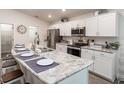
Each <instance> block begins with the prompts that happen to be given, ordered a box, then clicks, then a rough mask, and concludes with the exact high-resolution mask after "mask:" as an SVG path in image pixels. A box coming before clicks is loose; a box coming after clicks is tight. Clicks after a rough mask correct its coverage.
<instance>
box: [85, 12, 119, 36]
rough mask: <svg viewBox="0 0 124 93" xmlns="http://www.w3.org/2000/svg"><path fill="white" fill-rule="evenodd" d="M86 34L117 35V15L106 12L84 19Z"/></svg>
mask: <svg viewBox="0 0 124 93" xmlns="http://www.w3.org/2000/svg"><path fill="white" fill-rule="evenodd" d="M86 36H111V37H116V36H118V15H117V13H107V14H102V15H98V16H95V17H91V18H88V19H87V20H86Z"/></svg>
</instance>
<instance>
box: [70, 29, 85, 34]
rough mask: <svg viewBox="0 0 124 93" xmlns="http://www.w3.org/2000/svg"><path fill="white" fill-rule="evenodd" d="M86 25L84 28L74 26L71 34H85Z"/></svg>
mask: <svg viewBox="0 0 124 93" xmlns="http://www.w3.org/2000/svg"><path fill="white" fill-rule="evenodd" d="M85 32H86V30H85V27H83V28H72V29H71V36H85Z"/></svg>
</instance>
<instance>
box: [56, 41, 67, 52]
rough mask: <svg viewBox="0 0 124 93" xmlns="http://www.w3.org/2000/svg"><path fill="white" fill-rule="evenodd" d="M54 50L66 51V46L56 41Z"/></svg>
mask: <svg viewBox="0 0 124 93" xmlns="http://www.w3.org/2000/svg"><path fill="white" fill-rule="evenodd" d="M56 50H59V51H62V52H64V53H67V46H66V45H62V44H59V43H57V44H56Z"/></svg>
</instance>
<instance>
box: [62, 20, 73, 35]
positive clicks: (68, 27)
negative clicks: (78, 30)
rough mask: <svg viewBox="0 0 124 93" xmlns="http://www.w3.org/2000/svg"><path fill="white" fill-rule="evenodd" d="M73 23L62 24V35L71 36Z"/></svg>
mask: <svg viewBox="0 0 124 93" xmlns="http://www.w3.org/2000/svg"><path fill="white" fill-rule="evenodd" d="M70 24H71V23H70V22H65V23H62V24H61V26H60V35H61V36H71V25H70Z"/></svg>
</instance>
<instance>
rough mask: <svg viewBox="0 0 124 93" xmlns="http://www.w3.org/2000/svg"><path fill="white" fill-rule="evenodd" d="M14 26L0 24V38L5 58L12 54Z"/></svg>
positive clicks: (2, 54) (2, 53)
mask: <svg viewBox="0 0 124 93" xmlns="http://www.w3.org/2000/svg"><path fill="white" fill-rule="evenodd" d="M13 35H14V31H13V25H11V24H0V37H1V46H0V47H1V56H2V57H4V56H6V55H7V54H9V53H11V49H12V45H13V37H14V36H13Z"/></svg>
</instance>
